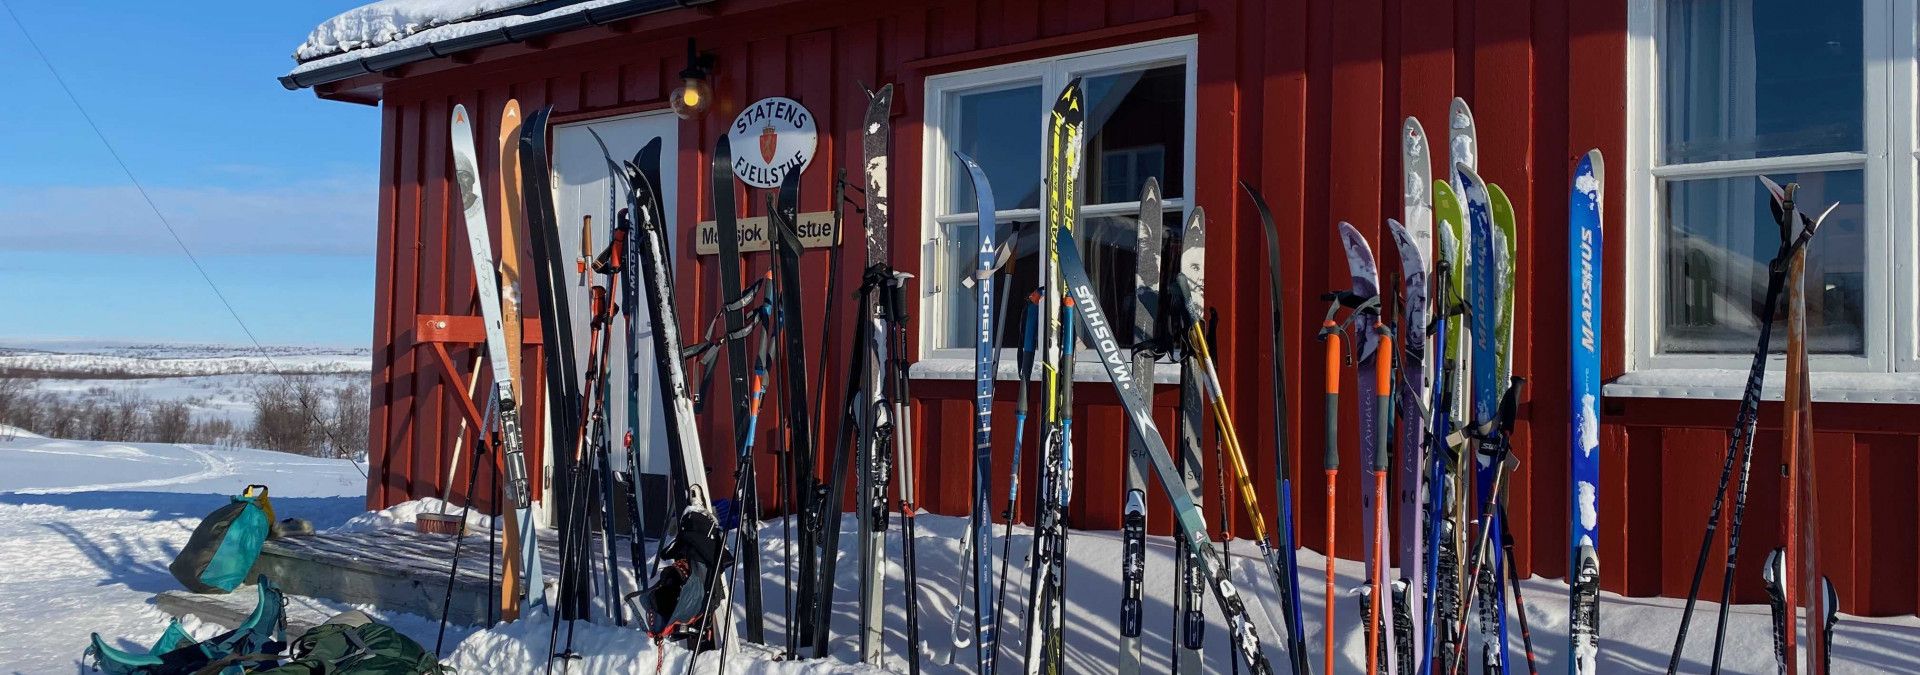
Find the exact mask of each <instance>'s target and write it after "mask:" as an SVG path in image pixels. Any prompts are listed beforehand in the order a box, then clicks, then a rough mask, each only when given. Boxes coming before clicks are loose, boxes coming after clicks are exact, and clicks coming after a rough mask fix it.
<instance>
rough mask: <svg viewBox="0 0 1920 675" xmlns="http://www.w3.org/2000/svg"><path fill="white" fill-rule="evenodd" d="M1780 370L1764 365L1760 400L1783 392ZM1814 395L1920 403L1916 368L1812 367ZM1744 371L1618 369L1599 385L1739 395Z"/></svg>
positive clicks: (1642, 393) (1627, 391)
mask: <svg viewBox="0 0 1920 675" xmlns="http://www.w3.org/2000/svg"><path fill="white" fill-rule="evenodd" d="M1784 375H1785V373H1784V371H1781V370H1780V369H1778V368H1769V369H1768V370H1767V379H1766V383H1765V384H1764V385H1763V386H1762V388H1761V390H1760V398H1761V400H1766V401H1778V400H1781V399H1782V398H1783V397H1784V396H1785V394H1784V392H1785V388H1784V386H1783V384H1782V381H1781V378H1782V377H1783V376H1784ZM1809 379H1810V380H1811V384H1812V385H1813V400H1814V401H1818V402H1823V403H1824V402H1832V403H1920V373H1832V372H1827V373H1823V372H1815V373H1812V374H1811V377H1810V378H1809ZM1746 384H1747V371H1746V370H1745V369H1740V370H1735V369H1731V368H1671V369H1660V370H1643V371H1639V372H1632V373H1627V374H1625V375H1621V376H1620V377H1619V378H1617V379H1615V380H1614V381H1612V382H1608V383H1607V384H1606V385H1605V386H1604V387H1601V389H1600V394H1601V395H1602V396H1605V397H1609V398H1690V399H1718V400H1739V399H1740V397H1741V395H1742V394H1743V393H1744V392H1745V390H1746Z"/></svg>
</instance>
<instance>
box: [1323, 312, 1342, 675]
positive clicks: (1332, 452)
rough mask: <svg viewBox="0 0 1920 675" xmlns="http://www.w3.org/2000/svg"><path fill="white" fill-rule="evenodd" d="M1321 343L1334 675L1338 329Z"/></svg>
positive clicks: (1329, 324)
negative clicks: (1324, 351)
mask: <svg viewBox="0 0 1920 675" xmlns="http://www.w3.org/2000/svg"><path fill="white" fill-rule="evenodd" d="M1320 339H1321V340H1324V341H1325V342H1326V343H1327V363H1326V366H1327V373H1326V385H1325V391H1326V400H1327V409H1326V429H1327V453H1326V458H1325V460H1324V463H1323V466H1324V467H1325V468H1326V472H1327V548H1326V556H1327V591H1326V595H1325V596H1324V597H1325V599H1326V604H1327V621H1326V623H1325V624H1324V625H1323V627H1322V630H1324V631H1325V633H1326V638H1327V640H1326V641H1327V645H1326V650H1327V651H1326V670H1324V671H1323V672H1325V673H1326V675H1333V615H1334V605H1335V604H1336V603H1334V601H1333V588H1334V583H1333V560H1334V557H1333V556H1334V550H1333V543H1334V542H1333V540H1334V519H1333V508H1334V498H1335V496H1336V495H1337V494H1338V493H1339V484H1338V483H1336V482H1335V480H1336V479H1338V477H1339V475H1340V441H1339V435H1340V330H1339V326H1338V325H1337V324H1335V323H1334V322H1333V320H1332V319H1328V320H1327V321H1326V322H1325V323H1323V324H1321V328H1320Z"/></svg>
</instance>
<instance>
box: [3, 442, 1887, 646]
mask: <svg viewBox="0 0 1920 675" xmlns="http://www.w3.org/2000/svg"><path fill="white" fill-rule="evenodd" d="M249 483H265V484H268V485H270V486H272V488H273V493H272V494H273V499H274V506H275V508H276V510H277V511H278V513H279V514H280V515H281V516H282V517H288V516H294V517H301V518H306V519H308V520H311V521H313V523H314V524H315V525H316V526H317V527H319V528H322V529H326V528H332V527H345V528H348V529H357V530H364V529H378V528H382V527H407V526H408V522H409V521H410V520H411V517H412V515H413V514H415V513H418V512H419V511H421V510H423V509H435V510H437V509H438V508H439V506H438V504H437V503H434V502H432V501H431V500H422V501H420V502H411V503H409V504H407V505H402V506H399V507H396V508H394V509H388V510H386V511H382V512H378V513H371V514H369V513H364V512H363V510H362V508H361V507H362V504H363V498H362V496H361V495H362V491H363V489H364V485H365V479H364V478H363V477H362V476H361V474H360V472H359V470H357V469H356V468H355V467H354V466H353V465H351V464H349V463H347V462H344V461H338V460H319V459H313V458H307V457H300V456H295V455H285V454H279V453H271V452H262V451H254V450H227V449H215V448H209V447H201V446H174V445H165V444H117V443H95V442H79V441H63V440H54V439H36V438H28V437H24V436H21V437H16V438H14V439H13V440H10V441H4V442H0V570H5V572H4V573H0V635H4V636H5V638H4V639H0V670H4V672H9V673H69V672H74V670H75V669H76V666H78V665H79V664H80V654H81V652H82V650H83V649H84V648H85V645H86V638H87V634H88V633H90V632H94V631H98V632H100V633H101V634H102V635H103V636H105V637H107V638H108V640H109V641H110V642H113V643H115V644H117V645H119V646H123V647H129V648H144V647H145V645H146V643H147V642H149V641H151V640H152V639H154V638H155V637H157V636H158V635H159V633H160V631H161V630H162V629H163V628H164V627H165V625H166V622H167V617H166V616H165V615H164V614H163V613H161V612H160V611H158V610H157V609H154V607H153V604H152V596H153V595H154V594H155V593H159V592H161V591H166V590H173V589H175V588H177V583H176V582H175V581H174V580H173V578H172V577H171V576H170V575H169V574H168V573H167V571H166V565H167V563H168V562H169V561H171V560H172V558H173V555H174V554H175V553H176V552H177V551H178V550H179V547H180V546H181V545H182V544H183V543H184V542H185V541H186V539H187V537H188V535H189V534H190V533H191V532H192V529H193V526H194V525H195V524H196V523H198V521H199V519H200V518H201V517H202V516H204V515H205V514H206V513H208V512H210V511H212V510H213V509H214V508H216V507H218V506H219V505H220V504H223V503H225V502H226V499H227V496H228V495H230V494H234V493H237V492H239V491H240V490H241V489H242V488H243V487H245V486H246V485H247V484H249ZM918 521H919V529H920V539H919V540H918V543H919V554H920V555H921V564H920V582H921V583H920V587H919V593H920V595H919V598H920V606H921V622H922V623H921V636H922V642H923V645H924V652H925V655H926V659H925V661H923V670H925V671H926V672H928V673H969V672H973V667H972V651H971V649H970V648H969V649H966V650H961V651H960V652H959V653H957V654H956V653H955V650H954V648H953V646H952V642H951V637H950V636H951V631H952V627H951V625H952V624H951V621H950V618H951V617H952V616H953V610H954V607H955V605H956V601H957V599H958V598H959V597H960V596H959V594H960V591H961V588H960V586H959V584H958V576H957V572H958V570H959V569H960V564H959V557H960V546H959V534H960V533H961V532H962V531H963V529H964V527H965V520H964V519H961V518H947V517H940V516H932V515H922V516H920V517H919V518H918ZM785 525H786V523H785V522H784V521H777V520H776V521H770V522H768V523H766V524H765V525H764V526H763V527H762V530H761V531H762V544H763V548H764V551H765V560H766V564H767V565H768V567H767V570H766V575H765V577H764V578H763V579H762V584H763V585H762V589H763V592H764V593H765V598H766V606H767V612H766V618H767V628H768V639H769V641H771V642H773V643H775V644H779V643H781V642H782V641H784V639H785V638H784V636H785V632H784V631H785V630H786V628H787V623H786V621H785V618H784V617H786V616H787V611H786V610H785V609H784V607H785V604H786V602H787V601H788V597H789V596H787V595H786V593H785V591H784V588H785V587H784V585H783V576H782V571H783V568H782V567H781V565H780V561H781V560H782V557H781V556H782V554H783V552H784V550H785V541H786V540H785V539H784V538H783V536H784V534H785ZM843 526H844V527H843V532H845V533H846V536H844V537H843V538H842V545H843V547H842V550H843V551H851V550H852V549H853V547H854V546H855V543H854V541H853V537H852V527H853V521H852V520H851V519H849V520H847V521H845V522H844V523H843ZM897 532H898V529H897V528H896V529H893V530H891V531H890V534H897ZM996 535H997V536H996V538H995V541H994V547H995V549H996V550H997V549H998V547H999V545H1000V543H1001V539H1000V538H999V536H998V535H999V531H997V532H996ZM1014 535H1015V536H1014V547H1013V555H1014V558H1015V564H1014V570H1015V571H1014V574H1013V577H1012V579H1011V584H1010V587H1009V593H1008V596H1009V602H1010V603H1011V604H1012V605H1013V606H1012V607H1010V608H1009V611H1008V612H1007V617H1008V618H1007V623H1006V624H1004V625H1003V632H1002V640H1001V646H1002V648H1003V649H1004V650H1005V651H1004V652H1003V657H1002V665H1003V667H1006V666H1011V665H1013V664H1018V663H1019V660H1020V658H1021V657H1020V651H1019V649H1020V647H1021V646H1023V644H1024V642H1025V636H1024V634H1023V629H1022V628H1021V617H1022V616H1023V612H1022V606H1021V605H1022V601H1023V599H1024V598H1025V592H1024V589H1025V580H1026V575H1025V567H1024V565H1023V564H1022V563H1021V558H1022V557H1023V556H1024V554H1025V551H1026V548H1027V542H1028V540H1027V530H1026V529H1025V528H1015V530H1014ZM482 541H484V539H482ZM888 544H889V548H890V549H891V550H892V551H894V553H895V556H897V551H898V546H899V541H898V537H897V536H890V537H889V542H888ZM1068 546H1069V550H1070V553H1071V557H1072V560H1071V561H1070V563H1069V569H1068V572H1067V577H1066V578H1067V584H1068V588H1067V602H1068V605H1067V615H1068V618H1067V631H1068V633H1067V659H1068V668H1067V670H1068V671H1069V672H1075V673H1101V672H1108V671H1109V670H1110V669H1111V668H1112V667H1113V666H1112V665H1111V664H1113V663H1114V661H1115V657H1116V653H1117V652H1116V649H1117V644H1116V643H1117V640H1116V636H1117V635H1118V628H1117V626H1116V623H1115V618H1116V617H1117V615H1118V613H1119V599H1120V586H1119V581H1118V577H1119V560H1120V550H1121V549H1120V541H1119V536H1118V534H1117V533H1114V532H1078V531H1076V532H1074V533H1073V534H1072V535H1071V537H1070V540H1069V544H1068ZM1171 552H1172V545H1171V542H1170V540H1168V539H1167V538H1164V537H1152V538H1150V539H1149V545H1148V556H1149V557H1148V569H1147V571H1148V576H1147V580H1146V591H1147V593H1148V595H1149V598H1148V602H1147V606H1146V618H1147V625H1146V632H1147V634H1146V636H1145V640H1144V650H1143V653H1144V657H1145V660H1146V663H1145V664H1144V668H1145V671H1146V672H1168V668H1167V663H1168V657H1169V649H1170V645H1169V642H1168V635H1170V634H1171V629H1172V624H1173V616H1172V611H1171V601H1170V597H1171V595H1170V593H1171V591H1172V589H1173V578H1172V575H1171V571H1172V558H1171ZM1234 554H1235V556H1234V558H1233V567H1234V575H1235V576H1234V578H1235V582H1236V583H1237V584H1238V585H1239V587H1240V588H1241V589H1242V592H1243V593H1246V594H1249V595H1251V596H1252V605H1253V607H1254V612H1255V621H1256V625H1257V626H1258V627H1259V628H1260V630H1261V634H1262V637H1263V638H1264V642H1265V645H1266V650H1267V654H1268V656H1269V658H1271V659H1273V661H1274V664H1275V667H1276V670H1277V672H1284V669H1285V654H1284V652H1283V648H1282V646H1281V645H1282V644H1283V642H1284V641H1283V640H1282V639H1281V636H1280V634H1279V633H1277V632H1276V631H1275V630H1274V625H1275V622H1274V621H1273V617H1270V616H1269V615H1268V614H1266V611H1267V610H1268V609H1272V608H1277V605H1273V604H1271V600H1272V598H1273V597H1274V595H1273V588H1272V587H1271V584H1269V583H1268V582H1267V575H1266V572H1265V571H1264V567H1263V566H1262V565H1261V564H1260V561H1259V560H1258V558H1257V557H1256V556H1257V553H1256V552H1255V550H1254V547H1253V546H1252V545H1251V543H1249V542H1244V541H1242V542H1238V543H1237V544H1235V546H1234ZM890 559H893V558H890ZM1300 564H1301V566H1302V567H1303V573H1302V579H1301V582H1302V583H1301V586H1302V590H1303V591H1304V593H1305V598H1304V603H1305V612H1306V614H1307V617H1306V623H1307V630H1308V633H1309V634H1308V635H1307V644H1308V645H1309V647H1310V651H1311V655H1310V660H1312V661H1313V662H1314V663H1315V664H1318V663H1319V662H1320V658H1321V653H1320V648H1319V645H1321V644H1323V642H1322V640H1323V639H1324V638H1323V633H1322V632H1321V631H1320V628H1319V626H1320V618H1319V617H1321V616H1322V612H1323V611H1324V608H1325V605H1324V604H1323V603H1324V598H1323V596H1322V594H1321V589H1322V586H1323V582H1322V580H1321V579H1322V578H1321V576H1320V575H1321V573H1322V570H1324V567H1323V565H1324V559H1322V558H1320V557H1319V556H1317V555H1315V554H1314V553H1312V552H1310V551H1305V550H1303V551H1301V553H1300ZM855 568H856V564H855V561H854V560H853V559H852V558H851V557H850V555H847V554H844V553H843V555H842V559H841V563H840V570H841V572H840V574H839V578H838V580H837V583H836V588H837V590H836V592H835V593H836V595H835V598H836V610H837V611H836V613H835V616H834V626H833V627H834V632H833V634H834V636H835V640H834V642H833V645H832V651H833V657H834V660H832V661H829V662H821V661H798V662H778V661H773V660H770V653H769V652H768V651H766V650H765V649H762V648H758V647H752V646H749V647H746V648H743V650H742V651H736V652H733V653H730V654H729V655H728V657H727V660H726V664H725V668H724V672H727V673H812V674H816V675H817V674H823V673H834V674H840V673H845V674H853V673H871V672H876V671H874V670H873V669H869V668H865V667H862V666H856V665H850V662H852V661H853V660H855V650H856V648H857V641H856V639H855V638H854V637H852V635H853V633H854V628H855V627H856V625H857V620H856V617H855V613H854V600H853V598H854V591H855V589H856V588H857V586H858V582H857V570H856V569H855ZM887 568H888V575H889V578H888V586H887V591H886V598H887V600H888V602H889V603H890V606H889V607H888V612H889V616H888V621H887V628H886V641H887V642H886V659H887V660H886V663H885V666H886V668H887V669H888V670H891V671H894V672H905V670H906V661H905V653H906V651H905V647H906V645H905V638H904V614H903V611H902V609H901V605H900V602H901V586H900V584H901V578H902V577H901V574H902V571H903V570H902V569H901V568H900V567H899V566H898V565H897V564H892V563H890V564H889V565H888V566H887ZM1336 572H1337V574H1338V575H1339V587H1340V588H1342V589H1345V588H1349V587H1351V586H1353V585H1355V584H1357V583H1358V582H1359V580H1360V578H1361V573H1362V568H1361V565H1360V564H1359V563H1356V562H1352V561H1339V562H1338V564H1337V565H1336ZM1524 588H1525V594H1526V599H1527V601H1528V605H1527V610H1528V613H1527V617H1528V623H1529V624H1530V626H1531V628H1532V632H1533V644H1534V649H1535V653H1536V655H1537V656H1538V657H1539V660H1540V663H1539V666H1540V669H1541V670H1542V671H1543V672H1564V671H1565V669H1566V662H1565V656H1566V627H1567V622H1566V618H1567V617H1566V597H1567V594H1566V587H1565V586H1564V585H1562V584H1560V583H1558V582H1555V581H1551V580H1546V579H1539V578H1534V579H1530V580H1527V581H1526V582H1524ZM735 597H736V598H738V597H739V595H738V594H737V593H736V596H735ZM1602 602H1603V605H1602V608H1601V621H1602V636H1603V640H1604V641H1603V643H1602V655H1601V660H1602V665H1601V672H1604V673H1656V672H1663V671H1664V669H1665V664H1666V660H1667V653H1668V650H1669V648H1670V646H1671V644H1672V636H1673V632H1674V630H1675V627H1676V626H1677V624H1678V620H1679V609H1678V607H1679V604H1680V603H1679V602H1678V601H1674V600H1666V599H1634V598H1621V597H1618V596H1614V595H1611V594H1607V595H1605V596H1603V599H1602ZM293 604H294V607H295V611H304V612H315V613H320V614H322V615H328V614H332V613H335V612H339V611H344V610H346V609H349V608H350V607H347V606H344V605H338V604H336V603H330V602H326V601H319V600H314V599H311V598H294V599H293ZM1336 609H1337V610H1338V627H1337V628H1338V632H1337V634H1336V636H1335V637H1336V643H1337V646H1338V649H1339V652H1340V653H1339V656H1340V659H1341V661H1342V665H1340V666H1339V669H1340V670H1341V671H1342V672H1353V671H1357V670H1359V669H1360V668H1361V667H1362V661H1361V657H1362V655H1363V652H1364V648H1363V644H1364V641H1365V637H1364V635H1363V634H1362V633H1361V632H1360V631H1359V630H1358V628H1359V622H1358V618H1359V613H1358V610H1357V609H1356V605H1355V603H1354V602H1353V600H1352V599H1351V598H1350V597H1340V598H1338V603H1337V607H1336ZM1713 611H1714V606H1713V605H1711V604H1707V603H1702V605H1701V606H1700V608H1699V609H1698V610H1697V612H1698V614H1697V615H1696V617H1695V622H1694V626H1695V628H1694V631H1693V632H1694V635H1695V638H1694V640H1693V641H1692V644H1691V645H1690V648H1689V649H1688V651H1687V660H1686V662H1685V664H1684V665H1683V667H1682V672H1704V671H1705V670H1706V666H1705V662H1706V659H1707V657H1708V654H1709V652H1710V650H1711V646H1712V645H1711V642H1712V640H1711V637H1712V621H1713ZM1207 612H1208V620H1209V626H1208V628H1207V638H1208V639H1207V646H1206V650H1205V654H1204V658H1205V663H1206V668H1207V671H1208V672H1209V673H1226V672H1230V670H1231V667H1230V664H1229V661H1228V657H1229V655H1228V652H1227V649H1226V639H1225V636H1226V635H1227V632H1226V629H1225V627H1224V626H1223V625H1221V624H1220V623H1218V617H1217V616H1216V615H1215V614H1214V612H1213V609H1212V607H1211V599H1209V601H1208V607H1207ZM375 614H376V616H377V617H378V618H379V619H381V620H382V621H385V622H387V623H389V624H391V625H394V626H395V627H397V628H399V629H401V630H402V631H405V632H406V633H408V634H409V635H411V636H413V637H414V638H415V639H416V640H419V641H420V642H421V643H422V644H425V645H427V646H428V647H429V648H431V646H432V644H433V639H434V633H435V629H436V627H437V624H436V622H435V621H433V620H430V619H428V618H426V617H420V616H417V615H385V614H381V613H378V612H376V613H375ZM736 616H738V615H737V614H736ZM187 625H188V628H189V629H190V630H192V631H194V632H195V634H196V635H200V636H203V637H204V636H206V635H210V634H212V633H215V632H218V631H219V630H220V629H219V628H218V627H215V626H212V625H208V624H202V623H200V622H197V621H192V620H189V621H188V622H187ZM1770 625H1771V622H1770V619H1769V616H1768V613H1767V609H1766V608H1765V607H1763V606H1740V607H1736V608H1734V612H1733V617H1732V623H1731V627H1730V629H1729V635H1730V642H1729V644H1728V646H1727V649H1726V662H1725V667H1726V670H1727V672H1733V673H1770V672H1772V671H1773V657H1772V645H1771V635H1770V630H1771V629H1770ZM547 638H548V623H547V621H546V620H545V618H544V617H534V619H533V620H528V621H521V622H519V623H516V624H505V625H500V626H497V627H494V628H493V629H491V630H485V631H481V630H476V629H474V628H461V627H456V628H453V629H450V630H449V633H448V640H449V643H450V644H457V646H456V647H453V648H451V649H449V652H450V653H449V654H448V655H447V657H446V661H447V662H448V663H449V664H450V665H453V666H455V667H457V668H459V669H460V670H461V671H462V672H486V673H535V672H541V671H542V670H543V669H544V666H545V656H546V649H547V647H546V646H547ZM574 646H575V648H576V649H577V650H578V651H580V652H581V653H582V654H584V655H585V658H583V659H582V660H580V661H576V662H574V663H573V665H572V667H571V668H570V669H569V671H568V672H570V673H645V672H655V669H656V664H657V663H658V664H659V665H660V666H663V670H664V669H672V670H673V672H679V671H680V670H681V669H682V668H683V667H684V665H685V659H686V657H687V654H686V652H684V651H682V650H680V649H678V648H676V647H668V648H666V649H665V650H664V651H656V650H655V649H654V647H653V646H652V645H651V644H650V641H648V640H647V639H645V638H644V637H643V636H642V635H640V634H638V633H636V632H635V631H633V630H632V629H627V628H617V627H613V626H610V625H592V624H581V625H580V626H579V628H578V632H577V633H576V635H575V636H574ZM1834 651H1835V653H1834V672H1835V673H1869V672H1920V619H1916V618H1914V617H1901V618H1897V619H1858V618H1854V617H1844V616H1843V617H1842V619H1841V621H1840V624H1839V626H1838V628H1837V630H1836V636H1835V650H1834ZM1513 654H1514V656H1515V658H1516V659H1518V658H1521V652H1520V647H1519V638H1518V636H1517V634H1516V635H1515V636H1514V652H1513ZM719 661H720V655H719V654H717V653H709V654H703V655H701V657H700V661H699V664H698V666H699V667H698V668H696V670H697V671H698V672H702V673H712V672H720V671H721V669H720V668H719V667H718V666H719V665H720V664H719ZM1317 667H1318V666H1317V665H1316V668H1317ZM1522 667H1524V666H1522V665H1521V664H1519V663H1517V662H1516V664H1515V667H1514V669H1515V672H1524V671H1521V670H1519V669H1520V668H1522ZM83 670H84V669H83Z"/></svg>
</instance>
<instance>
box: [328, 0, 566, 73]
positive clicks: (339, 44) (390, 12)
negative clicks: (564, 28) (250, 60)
mask: <svg viewBox="0 0 1920 675" xmlns="http://www.w3.org/2000/svg"><path fill="white" fill-rule="evenodd" d="M538 1H539V0H380V1H379V2H375V3H372V4H368V5H362V6H360V7H355V8H353V9H349V10H347V11H345V12H341V13H340V15H339V16H336V17H333V18H331V19H327V20H326V22H325V23H322V24H320V25H319V26H317V27H315V28H314V29H313V32H312V33H308V34H307V41H306V42H303V43H300V47H299V48H297V49H294V50H293V60H294V61H295V62H298V63H306V62H308V61H312V60H314V59H318V58H323V57H328V56H333V55H334V54H339V53H343V52H350V51H353V50H356V49H371V48H375V47H379V46H381V45H384V44H387V43H390V42H393V41H395V40H400V39H403V38H406V37H408V36H411V35H413V34H415V33H419V32H421V31H424V30H428V29H431V28H436V27H439V26H445V25H447V24H454V23H460V22H462V21H466V20H468V19H472V18H474V17H477V16H481V15H483V14H493V13H496V12H504V11H506V10H510V9H518V8H521V7H524V6H527V5H531V4H534V3H535V2H538Z"/></svg>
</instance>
